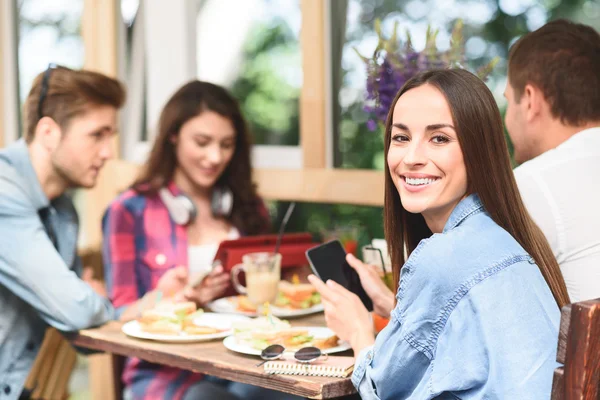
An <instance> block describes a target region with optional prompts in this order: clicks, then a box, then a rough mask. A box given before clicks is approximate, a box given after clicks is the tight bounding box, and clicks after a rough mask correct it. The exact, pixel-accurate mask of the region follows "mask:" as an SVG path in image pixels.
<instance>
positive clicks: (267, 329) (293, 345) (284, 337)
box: [223, 316, 351, 356]
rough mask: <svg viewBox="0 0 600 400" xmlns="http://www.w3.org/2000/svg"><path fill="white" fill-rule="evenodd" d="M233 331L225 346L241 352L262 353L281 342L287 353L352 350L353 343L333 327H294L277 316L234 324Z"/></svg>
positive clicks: (256, 354)
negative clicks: (301, 350) (341, 338)
mask: <svg viewBox="0 0 600 400" xmlns="http://www.w3.org/2000/svg"><path fill="white" fill-rule="evenodd" d="M233 332H234V333H233V334H232V335H230V336H227V337H226V338H225V340H223V345H225V347H226V348H228V349H229V350H231V351H235V352H237V353H242V354H249V355H254V356H260V353H261V351H262V350H263V349H264V348H266V347H268V346H270V345H272V344H280V345H282V346H284V347H285V349H286V353H293V352H295V351H296V350H298V349H301V348H303V347H311V346H314V347H318V348H319V349H321V351H322V352H323V353H324V354H330V353H338V352H342V351H346V350H349V349H351V347H350V343H348V342H346V341H343V340H340V339H339V338H338V337H337V336H336V335H335V333H333V331H332V330H331V329H329V328H325V327H317V326H312V327H311V326H299V327H297V326H291V325H290V323H289V322H288V321H285V320H281V319H279V318H277V317H274V316H271V317H258V318H253V319H252V320H250V321H240V322H234V323H233Z"/></svg>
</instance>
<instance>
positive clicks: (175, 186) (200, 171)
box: [103, 81, 286, 400]
mask: <svg viewBox="0 0 600 400" xmlns="http://www.w3.org/2000/svg"><path fill="white" fill-rule="evenodd" d="M165 188H166V190H168V191H169V192H170V193H171V195H172V196H167V199H168V198H171V199H172V198H173V197H177V196H179V195H181V194H182V193H185V195H186V196H187V198H189V200H191V202H192V203H193V204H194V206H195V209H196V210H197V213H196V214H197V216H196V217H195V218H190V219H191V221H188V222H187V223H184V222H182V221H177V222H176V221H175V220H174V218H173V217H174V214H173V209H172V208H171V207H169V208H167V206H166V204H168V203H169V201H168V200H164V189H165ZM161 190H163V195H162V196H161ZM222 193H229V194H228V195H222ZM227 196H232V198H233V206H232V207H230V209H229V210H228V209H227V208H228V207H226V206H225V207H224V210H221V211H215V204H217V203H219V202H220V201H222V200H223V199H224V198H226V197H227ZM211 204H213V205H212V206H211ZM170 209H171V210H170ZM188 216H190V215H188ZM176 219H177V218H176ZM269 230H270V221H269V217H268V213H267V211H266V209H265V207H264V204H263V202H262V200H261V199H260V198H259V197H258V195H257V193H256V189H255V185H254V184H253V183H252V167H251V165H250V137H249V134H248V130H247V127H246V123H245V120H244V118H243V116H242V114H241V111H240V108H239V106H238V103H237V102H236V100H235V99H234V98H233V97H232V96H231V95H230V94H229V93H228V92H227V91H225V90H224V89H223V88H221V87H219V86H216V85H213V84H210V83H206V82H200V81H192V82H189V83H188V84H186V85H184V86H183V87H182V88H181V89H179V90H178V91H177V92H176V93H175V94H174V95H173V96H172V97H171V99H170V100H169V101H168V102H167V104H166V106H165V108H164V109H163V111H162V113H161V117H160V121H159V126H158V136H157V139H156V141H155V142H154V146H153V148H152V151H151V153H150V157H149V159H148V162H147V163H146V165H145V167H144V168H143V170H142V173H141V175H140V177H139V178H138V179H137V180H136V182H135V183H134V184H133V185H132V187H131V188H130V189H129V190H127V191H126V192H125V193H123V194H122V195H120V196H119V197H118V198H117V199H116V200H114V201H113V203H112V204H111V205H110V206H109V208H108V210H107V212H106V214H105V216H104V219H103V232H104V249H103V251H104V254H103V255H104V260H105V265H104V267H105V275H106V276H105V278H106V283H107V289H108V293H109V296H110V299H111V301H112V303H113V305H114V306H115V308H116V309H117V310H118V311H119V310H124V309H125V308H127V307H128V306H131V305H132V304H134V303H135V302H136V301H138V300H139V299H141V298H142V297H143V296H144V295H146V294H148V293H149V292H151V291H153V290H156V289H157V288H158V289H159V290H161V291H163V292H165V291H167V292H171V293H176V296H177V297H178V298H179V299H181V300H186V301H194V302H196V304H197V305H198V306H199V307H201V306H203V305H205V304H206V303H207V302H209V301H211V300H213V299H215V298H217V297H219V296H220V295H222V294H223V293H224V292H225V290H226V289H227V288H228V286H229V275H228V274H226V273H224V272H223V270H222V269H221V268H220V267H218V268H216V269H214V270H212V272H210V262H211V261H212V258H213V257H214V253H215V252H216V249H217V246H218V244H219V242H221V241H223V240H226V239H231V238H236V237H239V236H240V235H255V234H261V233H267V232H268V231H269ZM207 263H208V265H206V264H207ZM198 264H203V265H198ZM193 267H195V269H196V271H193V269H194V268H193ZM194 273H196V274H197V273H204V274H206V273H208V275H207V276H206V278H204V280H203V281H202V283H201V284H200V285H199V286H198V287H196V288H195V289H191V288H185V285H186V283H187V282H188V276H190V275H191V276H193V275H194ZM130 310H131V309H130ZM123 381H124V383H125V385H126V394H127V397H130V398H133V399H135V400H142V399H143V400H150V399H169V400H170V399H186V400H187V399H198V398H210V399H212V398H219V399H236V398H240V397H244V398H260V399H265V398H268V397H270V396H276V397H274V398H284V397H285V396H286V395H284V394H283V393H275V392H271V393H268V392H269V391H266V390H265V389H260V388H256V387H252V386H249V385H242V384H234V383H231V382H227V381H222V380H217V379H215V378H209V379H205V377H204V376H203V375H201V374H197V373H193V372H190V371H183V370H179V369H176V368H172V367H167V366H162V365H154V364H150V363H148V362H145V361H141V360H139V359H129V360H128V361H127V365H126V367H125V372H124V374H123Z"/></svg>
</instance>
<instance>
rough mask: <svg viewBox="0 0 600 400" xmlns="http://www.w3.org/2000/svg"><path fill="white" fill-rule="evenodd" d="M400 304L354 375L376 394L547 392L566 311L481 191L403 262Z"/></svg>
mask: <svg viewBox="0 0 600 400" xmlns="http://www.w3.org/2000/svg"><path fill="white" fill-rule="evenodd" d="M396 297H397V300H398V301H397V305H396V307H395V309H394V310H393V311H392V314H391V317H390V322H389V324H388V326H387V327H386V328H385V329H384V330H383V331H381V332H380V333H379V335H378V336H377V339H376V341H375V344H374V346H370V347H368V348H366V349H364V350H363V351H361V352H360V354H359V355H358V357H357V361H356V366H355V370H354V373H353V376H352V382H353V383H354V385H355V386H356V387H357V389H358V390H359V392H360V394H361V396H362V398H363V399H364V400H369V399H419V400H421V399H432V398H438V399H519V400H526V399H549V398H550V390H551V387H552V375H553V370H554V368H555V367H556V366H557V363H556V361H555V360H556V347H557V341H558V327H559V322H560V310H559V308H558V306H557V304H556V302H555V301H554V298H553V296H552V293H551V292H550V289H549V288H548V285H547V284H546V282H545V280H544V278H543V277H542V274H541V272H540V271H539V268H538V267H537V265H536V264H535V262H534V261H533V259H532V258H531V257H530V256H529V255H528V254H527V253H526V252H525V250H524V249H523V248H522V247H521V246H520V245H519V244H518V243H517V241H516V240H515V239H514V238H513V237H512V236H511V235H509V234H508V233H507V232H506V231H505V230H504V229H502V228H501V227H500V226H498V225H497V224H496V223H495V222H494V221H493V220H492V219H491V218H490V216H489V215H488V214H487V212H486V211H485V210H484V209H483V206H482V204H481V202H480V200H479V198H478V197H477V196H476V195H471V196H469V197H467V198H465V199H464V200H462V201H461V202H460V203H459V204H458V205H457V206H456V208H455V209H454V210H453V212H452V214H451V216H450V218H449V219H448V221H447V223H446V226H445V227H444V230H443V232H442V233H441V234H434V235H433V236H432V237H430V238H428V239H425V240H423V241H421V243H419V245H418V246H417V248H416V249H415V250H414V251H413V253H412V254H411V255H410V257H409V259H408V260H407V261H406V263H405V265H404V267H403V268H402V273H401V279H400V288H399V290H398V293H397V296H396Z"/></svg>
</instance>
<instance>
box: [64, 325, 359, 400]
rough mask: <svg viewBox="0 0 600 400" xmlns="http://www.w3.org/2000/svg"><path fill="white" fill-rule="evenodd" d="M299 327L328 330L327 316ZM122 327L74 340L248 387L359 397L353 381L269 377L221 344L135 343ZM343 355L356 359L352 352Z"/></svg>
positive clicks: (82, 334) (253, 362)
mask: <svg viewBox="0 0 600 400" xmlns="http://www.w3.org/2000/svg"><path fill="white" fill-rule="evenodd" d="M290 322H291V323H292V325H295V326H324V325H325V321H324V317H323V314H316V315H312V316H309V317H304V318H298V319H290ZM121 325H122V324H121V323H119V322H110V323H108V324H106V325H103V326H101V327H99V328H95V329H86V330H82V331H80V332H79V334H78V335H77V336H75V337H74V338H73V344H75V345H77V346H81V347H86V348H89V349H94V350H101V351H104V352H107V353H112V354H118V355H122V356H128V357H137V358H141V359H143V360H146V361H149V362H153V363H157V364H164V365H170V366H173V367H178V368H181V369H186V370H191V371H195V372H201V373H204V374H207V375H213V376H216V377H219V378H224V379H228V380H231V381H236V382H243V383H248V384H251V385H256V386H261V387H264V388H269V389H275V390H279V391H281V392H287V393H292V394H295V395H299V396H302V397H309V398H313V399H330V398H335V397H340V396H345V395H348V394H352V393H355V390H354V387H353V386H352V383H351V382H350V378H346V379H340V378H326V377H317V376H294V375H269V374H265V373H264V372H263V369H262V368H259V367H256V364H257V363H258V362H259V361H260V359H259V358H258V357H254V356H247V355H243V354H239V353H235V352H232V351H229V350H227V349H226V348H225V346H223V343H222V341H221V340H217V341H211V342H200V343H186V344H173V343H159V342H153V341H146V340H140V339H134V338H130V337H128V336H126V335H125V334H124V333H123V332H121ZM340 355H344V356H352V353H351V351H348V352H345V353H342V354H340Z"/></svg>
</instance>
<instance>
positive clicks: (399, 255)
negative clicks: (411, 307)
mask: <svg viewBox="0 0 600 400" xmlns="http://www.w3.org/2000/svg"><path fill="white" fill-rule="evenodd" d="M422 85H431V86H433V87H435V88H437V89H438V90H439V91H440V92H441V93H442V94H443V95H444V97H445V98H446V101H447V102H448V105H449V107H450V111H451V113H452V119H453V122H454V126H455V127H456V132H457V135H458V142H459V144H460V147H461V149H462V152H463V157H464V160H465V166H466V170H467V179H468V189H467V191H468V193H477V195H478V196H479V198H480V199H481V202H482V203H483V206H484V207H485V210H486V211H487V212H488V213H489V215H490V216H491V218H492V219H493V220H494V222H496V223H497V224H498V225H500V226H501V227H502V228H504V229H505V230H506V231H507V232H508V233H510V234H511V235H512V236H513V237H514V238H515V239H516V240H517V242H519V244H520V245H521V246H522V247H523V248H524V249H525V251H527V253H529V255H531V256H532V257H533V259H534V260H535V262H536V264H537V265H538V267H539V268H540V271H541V272H542V275H543V276H544V279H545V280H546V282H547V283H548V286H549V287H550V290H551V291H552V294H553V295H554V299H555V300H556V303H557V304H558V306H559V307H562V306H564V305H566V304H568V303H569V302H570V300H569V295H568V293H567V288H566V285H565V281H564V279H563V276H562V274H561V272H560V268H559V266H558V263H557V261H556V259H555V258H554V255H553V254H552V250H551V249H550V245H549V244H548V242H547V240H546V238H545V237H544V235H543V233H542V231H541V230H540V229H539V228H538V226H537V225H536V224H535V223H534V222H533V220H532V219H531V217H530V215H529V213H528V212H527V210H526V209H525V206H524V204H523V201H522V199H521V196H520V194H519V190H518V188H517V183H516V181H515V178H514V175H513V171H512V168H511V165H510V158H509V154H508V146H507V144H506V139H505V137H504V130H503V125H502V118H501V116H500V112H499V110H498V106H497V105H496V102H495V100H494V97H493V96H492V93H491V92H490V91H489V89H488V88H487V86H485V84H484V83H483V82H482V81H481V80H480V79H479V78H477V77H476V76H475V75H473V74H471V73H470V72H468V71H466V70H462V69H446V70H434V71H428V72H424V73H421V74H419V75H417V76H415V77H414V78H412V79H410V80H409V81H408V82H406V84H405V85H404V86H403V87H402V89H400V91H399V92H398V94H397V95H396V98H395V99H394V102H393V103H392V106H391V108H390V112H389V114H388V118H387V122H386V127H385V154H386V157H387V153H388V150H389V148H390V141H391V131H392V129H391V128H392V123H393V114H394V107H395V105H396V102H397V101H398V99H399V98H400V96H402V95H403V94H404V93H406V92H407V91H409V90H411V89H414V88H417V87H419V86H422ZM384 226H385V236H386V240H387V243H388V248H389V249H390V256H391V259H392V266H393V267H392V268H393V272H394V280H395V282H396V285H398V284H399V280H400V270H401V268H402V266H403V265H404V262H405V261H406V260H405V254H406V255H410V253H411V252H412V251H413V250H414V249H415V248H416V247H417V245H418V244H419V242H420V241H421V239H424V238H426V237H429V236H431V234H432V232H431V231H430V230H429V228H428V227H427V224H426V223H425V219H424V218H423V216H422V215H421V214H411V213H409V212H408V211H406V209H404V207H402V203H401V201H400V195H399V193H398V191H397V189H396V187H395V185H394V181H393V180H392V177H391V175H390V171H389V169H386V170H385V203H384Z"/></svg>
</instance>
